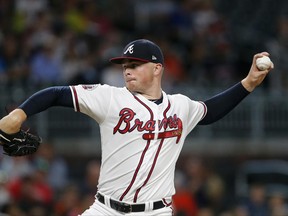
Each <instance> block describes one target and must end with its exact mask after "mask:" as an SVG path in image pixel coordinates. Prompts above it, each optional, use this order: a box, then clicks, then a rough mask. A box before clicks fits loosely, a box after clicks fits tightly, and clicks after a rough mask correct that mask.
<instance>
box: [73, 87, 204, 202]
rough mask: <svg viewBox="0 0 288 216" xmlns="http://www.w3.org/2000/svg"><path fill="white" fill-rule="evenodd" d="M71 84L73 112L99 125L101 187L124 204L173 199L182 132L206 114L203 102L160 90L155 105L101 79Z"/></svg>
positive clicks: (184, 133)
mask: <svg viewBox="0 0 288 216" xmlns="http://www.w3.org/2000/svg"><path fill="white" fill-rule="evenodd" d="M70 88H71V91H72V93H73V101H74V107H75V111H77V112H82V113H85V114H87V115H88V116H90V117H92V118H93V119H95V121H97V123H98V124H99V126H100V130H101V148H102V164H101V172H100V177H99V185H98V189H99V192H100V193H101V194H105V195H106V196H108V197H111V198H113V199H115V200H119V201H123V202H127V203H143V202H147V201H153V200H159V199H160V200H161V199H163V198H167V199H170V200H171V197H172V195H173V194H174V193H175V188H174V171H175V165H176V161H177V159H178V157H179V154H180V152H181V149H182V147H183V143H184V141H185V137H186V136H187V135H188V134H189V132H191V130H192V129H193V128H194V127H195V126H196V125H197V123H198V122H199V121H200V120H201V119H202V118H203V117H204V116H205V114H206V106H205V105H204V103H201V102H198V101H193V100H191V99H189V98H188V97H186V96H183V95H181V94H176V95H167V94H166V93H165V92H162V94H163V102H162V103H161V104H159V105H157V104H155V103H153V102H151V101H149V100H147V99H146V98H145V97H143V96H142V95H140V94H132V93H131V92H130V91H128V90H127V88H125V87H123V88H117V87H112V86H108V85H100V84H98V85H78V86H71V87H70ZM163 185H166V187H163Z"/></svg>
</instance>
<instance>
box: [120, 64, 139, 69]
mask: <svg viewBox="0 0 288 216" xmlns="http://www.w3.org/2000/svg"><path fill="white" fill-rule="evenodd" d="M140 65H141V64H139V63H132V64H128V65H123V68H124V69H127V68H130V69H135V68H137V67H138V66H140Z"/></svg>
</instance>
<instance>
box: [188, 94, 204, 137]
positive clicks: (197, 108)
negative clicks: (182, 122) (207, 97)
mask: <svg viewBox="0 0 288 216" xmlns="http://www.w3.org/2000/svg"><path fill="white" fill-rule="evenodd" d="M187 103H188V112H187V113H188V117H187V125H188V131H191V130H192V129H193V128H194V127H195V126H196V125H197V124H198V122H199V121H201V120H202V119H203V118H204V117H205V115H206V114H207V107H206V105H205V103H203V102H201V101H194V100H191V99H189V98H187Z"/></svg>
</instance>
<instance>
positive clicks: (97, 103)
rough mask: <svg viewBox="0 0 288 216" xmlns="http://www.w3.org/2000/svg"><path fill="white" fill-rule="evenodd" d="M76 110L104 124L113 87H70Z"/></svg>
mask: <svg viewBox="0 0 288 216" xmlns="http://www.w3.org/2000/svg"><path fill="white" fill-rule="evenodd" d="M70 90H71V92H72V98H73V104H74V110H75V111H76V112H81V113H84V114H86V115H88V116H90V117H91V118H93V119H95V120H96V121H97V122H98V123H100V122H102V121H103V120H104V119H105V117H106V115H107V113H108V109H109V106H110V101H111V87H110V86H108V85H101V84H96V85H76V86H70Z"/></svg>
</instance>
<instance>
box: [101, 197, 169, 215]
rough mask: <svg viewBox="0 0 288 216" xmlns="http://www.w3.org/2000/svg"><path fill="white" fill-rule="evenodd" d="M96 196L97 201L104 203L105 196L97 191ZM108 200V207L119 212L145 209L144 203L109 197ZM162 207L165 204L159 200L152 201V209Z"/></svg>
mask: <svg viewBox="0 0 288 216" xmlns="http://www.w3.org/2000/svg"><path fill="white" fill-rule="evenodd" d="M96 198H97V200H98V201H99V202H101V203H103V204H104V205H105V198H104V196H103V195H102V194H100V193H97V194H96ZM109 201H110V207H111V208H112V209H114V210H116V211H119V212H123V213H130V212H143V211H145V204H128V203H124V202H119V201H116V200H113V199H109ZM163 207H165V205H164V203H163V202H162V201H161V200H159V201H156V202H153V210H157V209H160V208H163Z"/></svg>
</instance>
